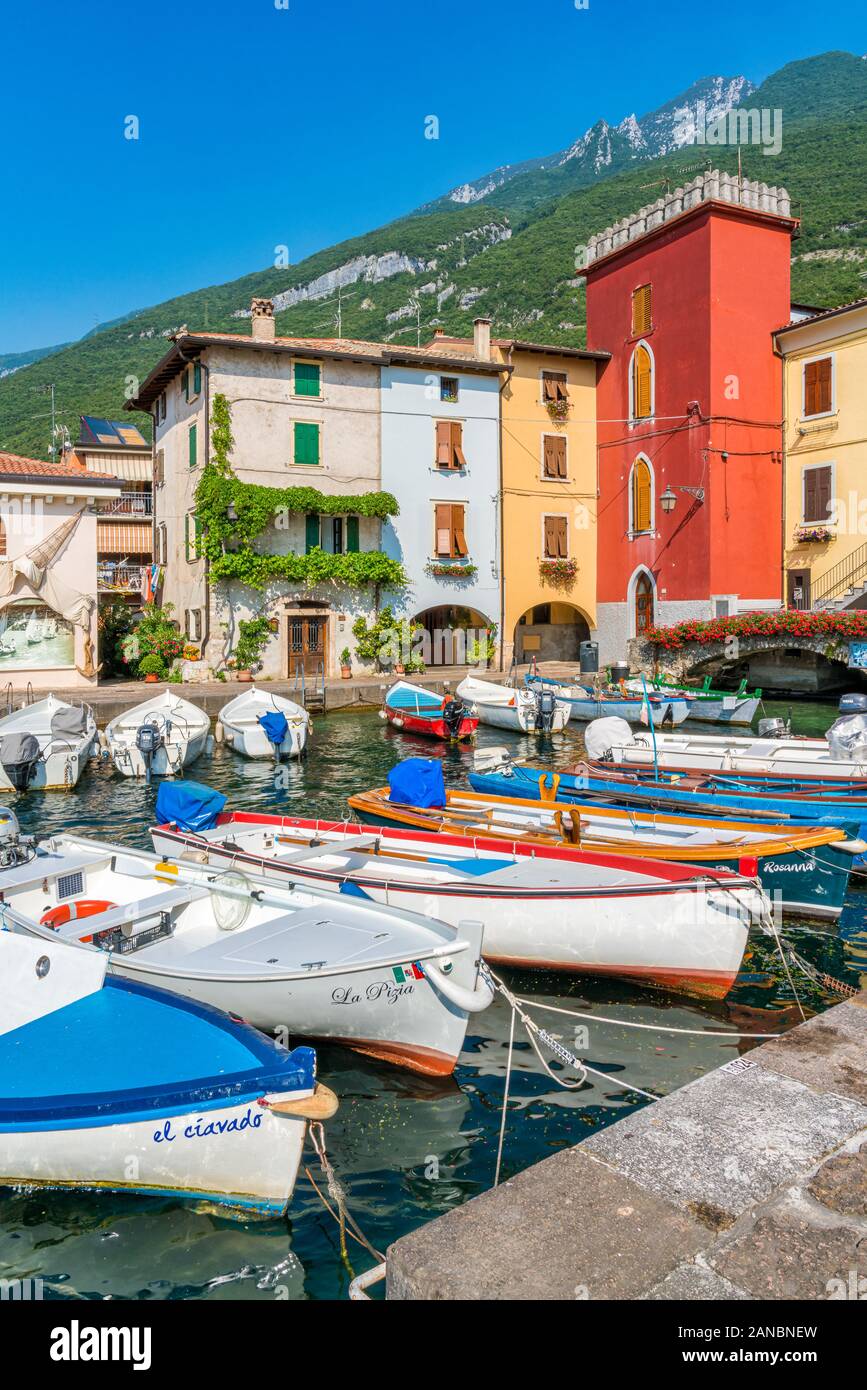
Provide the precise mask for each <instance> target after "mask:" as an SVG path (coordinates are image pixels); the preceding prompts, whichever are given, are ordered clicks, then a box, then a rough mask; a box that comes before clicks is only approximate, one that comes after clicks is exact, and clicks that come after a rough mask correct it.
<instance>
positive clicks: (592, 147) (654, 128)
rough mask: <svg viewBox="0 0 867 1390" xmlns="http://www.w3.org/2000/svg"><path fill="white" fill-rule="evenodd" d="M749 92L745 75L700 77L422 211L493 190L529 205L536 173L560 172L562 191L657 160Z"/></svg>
mask: <svg viewBox="0 0 867 1390" xmlns="http://www.w3.org/2000/svg"><path fill="white" fill-rule="evenodd" d="M753 91H755V88H754V87H753V84H752V83H751V82H750V81H749V80H748V79H747V78H746V77H704V78H702V79H701V81H699V82H694V83H693V85H692V86H691V87H690V88H689V90H688V91H686V92H683V93H682V94H681V95H680V96H679V97H675V98H674V100H673V101H669V102H666V104H665V106H661V107H660V108H659V109H658V110H657V111H651V112H649V114H648V115H646V116H642V117H641V118H640V119H638V118H637V117H636V116H635V113H634V112H633V113H632V114H630V115H628V116H624V117H623V119H622V120H621V121H620V122H619V123H618V124H617V125H609V124H608V122H607V121H604V120H600V121H597V122H596V123H595V125H592V126H591V127H590V129H589V130H587V131H586V132H585V133H584V134H583V135H582V136H581V137H580V138H579V139H577V140H575V141H573V142H572V144H571V145H569V146H568V147H567V148H566V149H563V150H558V152H557V153H556V154H552V155H547V156H545V157H544V158H542V159H529V160H525V161H524V162H523V163H522V164H504V165H502V166H501V167H500V168H499V169H494V170H493V172H492V173H490V174H483V175H482V177H481V178H480V179H474V180H473V181H472V182H471V183H463V184H460V185H459V186H458V187H457V188H453V189H452V190H451V192H450V193H447V194H446V195H445V197H444V198H438V199H437V200H436V201H435V202H433V203H429V204H427V206H426V207H425V208H423V209H422V211H424V212H427V211H432V210H434V209H442V208H444V207H448V206H449V205H450V204H451V205H454V204H458V205H464V206H466V205H467V204H468V203H478V202H481V200H482V199H490V198H491V196H492V195H493V194H496V195H497V201H498V202H500V201H503V200H505V201H506V202H507V203H508V204H509V205H510V206H512V207H514V206H516V205H517V204H518V203H521V204H522V205H528V204H531V203H532V201H533V194H534V192H537V193H538V196H539V197H544V196H545V190H546V188H547V187H548V186H549V185H548V184H547V183H546V181H545V180H544V179H539V178H538V177H535V176H538V175H540V174H545V173H550V172H553V171H559V173H560V175H561V178H560V187H559V191H560V192H565V190H566V188H567V187H579V186H582V185H584V184H587V183H593V182H595V180H596V179H597V178H599V176H600V174H602V173H603V172H604V171H606V170H607V171H608V172H609V173H614V172H616V171H617V170H619V169H624V168H626V167H628V166H629V165H630V164H634V163H635V162H636V161H638V160H648V159H655V158H658V157H659V156H660V155H665V154H671V153H672V152H673V151H674V150H679V149H682V148H683V146H684V145H692V144H694V143H695V136H696V126H697V122H698V120H699V118H703V119H704V120H706V121H712V120H716V118H717V117H718V116H721V115H723V114H724V113H725V112H727V111H731V110H732V108H733V107H736V106H740V105H741V104H742V103H743V101H744V100H745V99H746V98H748V97H749V96H750V94H751V93H752V92H753ZM516 181H517V182H516ZM500 190H505V193H504V199H503V198H501V197H500Z"/></svg>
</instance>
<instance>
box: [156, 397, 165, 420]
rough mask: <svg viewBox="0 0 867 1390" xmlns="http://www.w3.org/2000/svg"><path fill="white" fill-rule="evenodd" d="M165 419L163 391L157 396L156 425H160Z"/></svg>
mask: <svg viewBox="0 0 867 1390" xmlns="http://www.w3.org/2000/svg"><path fill="white" fill-rule="evenodd" d="M165 418H166V393H165V391H163V392H162V393H161V394H160V395H159V396H157V424H158V425H162V424H164V422H165Z"/></svg>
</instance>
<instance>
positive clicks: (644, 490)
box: [629, 458, 653, 534]
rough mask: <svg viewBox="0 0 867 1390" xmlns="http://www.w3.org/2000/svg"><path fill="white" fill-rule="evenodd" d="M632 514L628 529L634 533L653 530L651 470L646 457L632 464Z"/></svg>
mask: <svg viewBox="0 0 867 1390" xmlns="http://www.w3.org/2000/svg"><path fill="white" fill-rule="evenodd" d="M630 503H631V508H632V515H631V517H630V528H629V529H630V530H631V531H632V532H633V534H635V533H639V532H642V531H652V530H653V472H652V470H651V467H650V464H649V463H648V462H647V460H646V459H641V458H640V459H636V460H635V463H634V464H633V465H632V495H631V497H630Z"/></svg>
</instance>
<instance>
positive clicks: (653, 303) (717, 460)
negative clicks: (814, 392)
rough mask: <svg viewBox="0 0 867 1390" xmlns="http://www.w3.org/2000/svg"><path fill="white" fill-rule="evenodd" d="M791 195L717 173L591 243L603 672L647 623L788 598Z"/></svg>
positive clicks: (589, 267) (589, 294)
mask: <svg viewBox="0 0 867 1390" xmlns="http://www.w3.org/2000/svg"><path fill="white" fill-rule="evenodd" d="M797 225H798V223H797V220H796V219H795V218H793V217H792V216H791V213H790V202H789V196H788V194H787V193H786V191H785V190H784V189H777V188H769V187H768V186H767V185H766V184H759V183H750V182H749V181H747V180H744V181H742V182H740V183H739V182H738V180H737V179H734V178H730V177H729V175H727V174H721V173H716V172H714V173H707V174H704V175H702V176H701V177H699V178H697V179H695V180H694V181H693V182H692V183H690V184H687V185H686V187H685V188H682V189H677V190H676V191H675V192H673V193H670V194H667V195H666V196H665V197H664V198H660V199H659V201H658V202H657V203H654V204H652V205H651V206H650V207H646V208H643V209H642V210H641V211H640V212H638V213H637V214H636V215H635V216H633V217H630V218H627V219H626V220H625V221H624V222H621V223H618V224H617V225H616V226H614V227H611V228H609V229H608V230H607V231H604V232H602V233H601V234H600V235H599V236H595V237H593V238H591V241H590V243H589V246H588V248H587V262H586V266H585V269H584V271H583V273H584V274H585V275H586V277H587V345H588V347H589V348H591V349H593V350H594V351H605V352H609V353H610V354H611V360H610V361H609V362H607V363H606V364H604V365H603V366H602V367H601V368H600V373H599V384H598V388H597V422H598V424H597V445H598V471H599V481H598V485H599V507H598V528H599V532H598V555H599V560H598V574H597V614H598V636H599V642H600V655H601V658H602V660H604V661H605V660H611V659H614V658H618V657H623V656H624V655H625V654H626V644H627V641H628V640H629V638H630V637H635V636H637V635H640V634H641V632H642V630H643V629H644V628H645V627H646V626H648V625H649V624H650V623H651V622H656V623H672V622H680V621H682V620H684V619H687V618H709V617H713V616H715V615H717V614H726V613H732V612H738V611H744V610H746V609H762V608H765V609H767V608H778V607H780V604H781V601H782V590H781V575H782V542H783V536H782V526H783V476H782V373H781V367H780V361H779V358H778V357H777V356H776V355H775V353H774V347H773V340H772V336H771V335H772V332H773V330H774V329H776V328H778V327H779V325H780V324H781V323H785V322H787V321H788V318H789V309H790V296H789V265H790V256H791V237H792V233H793V232H794V231H795V229H796V227H797Z"/></svg>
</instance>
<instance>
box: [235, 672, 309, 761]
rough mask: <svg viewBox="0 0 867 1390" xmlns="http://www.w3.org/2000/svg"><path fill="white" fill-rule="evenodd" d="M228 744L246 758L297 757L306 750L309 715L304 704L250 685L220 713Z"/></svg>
mask: <svg viewBox="0 0 867 1390" xmlns="http://www.w3.org/2000/svg"><path fill="white" fill-rule="evenodd" d="M218 721H219V724H221V725H222V728H223V734H224V736H225V740H226V743H227V744H228V745H229V747H230V748H232V749H233V750H234V751H235V752H236V753H240V754H241V756H242V757H244V758H278V759H279V758H297V757H300V756H301V754H302V753H303V752H304V749H305V746H306V744H307V736H308V734H309V732H310V716H309V714H308V713H307V711H306V709H304V707H303V706H302V705H296V703H295V701H294V700H287V699H285V698H284V696H282V695H276V694H275V693H274V692H273V691H270V690H259V689H258V688H257V687H256V686H255V685H251V686H250V689H249V690H244V691H242V692H241V694H240V695H236V696H235V698H234V700H230V701H229V703H228V704H227V705H224V706H223V708H222V709H221V710H220V713H219V715H218Z"/></svg>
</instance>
